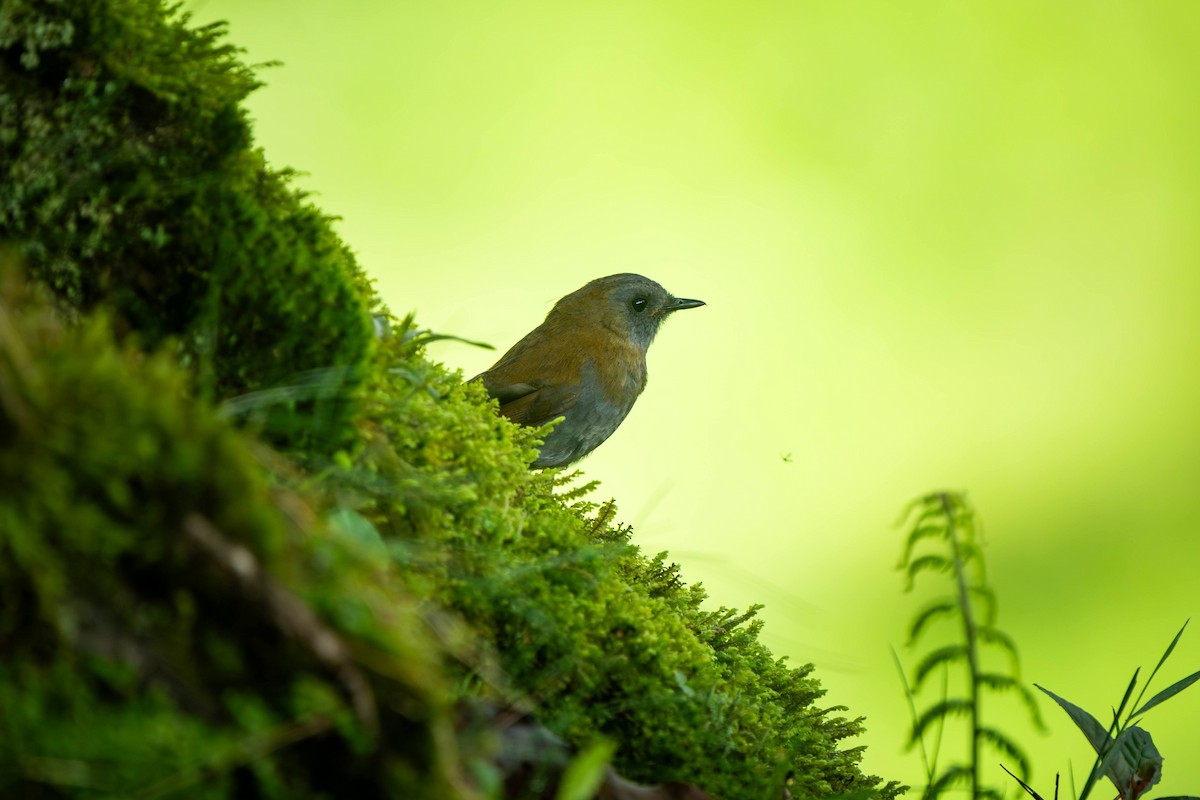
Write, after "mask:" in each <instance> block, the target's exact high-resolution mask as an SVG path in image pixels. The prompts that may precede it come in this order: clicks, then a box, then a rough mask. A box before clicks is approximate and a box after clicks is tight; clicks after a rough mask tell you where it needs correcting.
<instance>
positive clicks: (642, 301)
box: [629, 297, 646, 314]
mask: <svg viewBox="0 0 1200 800" xmlns="http://www.w3.org/2000/svg"><path fill="white" fill-rule="evenodd" d="M629 305H631V306H633V310H634V311H636V312H638V313H639V314H640V313H641V312H643V311H645V310H646V298H644V297H638V298H635V299H634V301H633V302H632V303H630V304H629Z"/></svg>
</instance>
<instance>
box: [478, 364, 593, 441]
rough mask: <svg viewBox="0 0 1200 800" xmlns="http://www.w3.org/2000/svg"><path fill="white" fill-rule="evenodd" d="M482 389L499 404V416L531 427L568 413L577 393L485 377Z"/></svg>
mask: <svg viewBox="0 0 1200 800" xmlns="http://www.w3.org/2000/svg"><path fill="white" fill-rule="evenodd" d="M482 377H483V386H484V388H485V389H487V392H488V394H489V395H491V396H492V397H494V398H496V400H497V401H499V403H500V413H501V414H503V415H504V416H506V417H508V418H509V419H511V420H512V421H513V422H516V423H519V424H521V425H528V426H530V427H534V428H536V427H539V426H541V425H545V424H546V423H547V422H550V421H551V420H555V419H558V418H559V417H561V416H563V415H564V414H566V413H567V410H568V409H569V408H571V406H573V405H574V404H575V400H576V399H577V398H578V394H579V393H578V390H571V389H567V388H564V387H562V386H556V385H542V386H537V385H534V384H531V383H499V382H497V381H493V380H489V377H490V376H489V375H487V373H484V375H483V376H482Z"/></svg>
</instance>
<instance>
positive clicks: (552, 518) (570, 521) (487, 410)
mask: <svg viewBox="0 0 1200 800" xmlns="http://www.w3.org/2000/svg"><path fill="white" fill-rule="evenodd" d="M379 358H380V367H381V368H380V369H379V370H377V371H376V377H375V381H374V383H372V385H371V388H370V391H369V397H370V398H372V400H371V401H368V402H367V403H366V404H364V409H363V410H364V425H365V427H366V429H368V430H370V431H372V434H373V436H374V441H373V444H372V446H369V447H367V448H365V449H364V450H363V451H362V453H361V455H360V457H359V458H358V459H357V461H356V462H355V463H354V464H353V465H352V466H350V467H349V468H347V469H346V470H344V471H343V472H342V473H341V474H340V475H334V476H330V478H329V479H330V480H331V481H333V482H337V483H340V485H341V486H342V487H343V498H344V499H345V500H346V501H347V502H351V503H352V504H354V505H355V508H356V513H360V514H362V515H363V516H364V517H365V518H366V519H368V520H370V521H371V522H372V523H373V525H374V526H375V528H376V529H377V530H379V531H381V532H382V533H383V535H384V537H385V538H386V539H387V540H388V542H389V544H390V547H391V552H392V555H393V558H394V559H396V560H397V561H398V562H399V563H400V564H401V565H402V567H403V569H404V571H405V573H406V574H407V575H408V576H409V579H410V580H411V581H413V582H415V583H416V584H417V585H420V586H422V589H423V591H428V592H429V593H430V594H431V595H432V596H433V597H435V598H436V599H437V600H438V601H439V602H440V603H441V604H442V605H444V606H446V607H448V608H451V609H454V610H456V611H458V612H459V613H460V614H461V615H462V617H463V618H464V619H465V620H466V621H467V622H468V623H469V625H470V626H471V627H472V628H473V629H474V630H475V631H476V632H477V634H478V635H480V636H481V637H483V641H484V642H485V643H486V644H487V647H486V648H485V649H484V650H479V649H476V650H475V651H474V653H473V655H472V656H471V657H468V658H467V659H465V660H466V661H467V662H468V664H471V666H472V669H471V670H470V671H469V672H468V674H467V675H466V676H465V678H464V679H465V685H466V686H468V687H470V688H469V689H468V690H467V691H468V693H475V692H482V693H483V694H485V695H489V696H497V697H498V698H499V699H500V700H502V701H504V702H516V703H517V704H518V705H520V706H523V707H526V708H529V709H532V710H533V711H534V713H535V714H536V715H537V717H538V718H539V719H540V720H541V721H543V722H544V723H546V724H547V725H548V726H549V727H550V728H551V729H553V730H555V731H557V732H558V733H560V734H562V735H563V736H565V737H566V738H567V739H568V740H569V741H570V742H572V743H573V744H575V745H577V746H583V745H585V744H587V743H588V742H589V741H590V740H592V739H594V738H595V737H597V736H604V737H609V738H611V739H613V740H615V741H616V742H618V743H619V749H618V753H617V762H616V765H617V767H618V769H620V770H621V771H622V773H623V774H626V775H627V776H629V777H632V778H634V779H640V780H643V781H646V782H650V783H657V782H660V781H663V780H682V781H691V782H695V783H696V784H698V785H700V786H702V787H703V788H704V789H705V790H706V791H709V792H712V793H713V794H714V796H718V797H722V798H726V800H738V799H739V798H746V800H751V799H752V798H753V799H755V800H757V798H762V797H769V796H776V794H777V793H778V792H779V791H780V790H781V788H782V787H783V785H784V784H785V782H786V784H787V785H788V786H789V787H790V790H791V791H792V792H793V793H795V794H796V795H798V796H804V795H808V796H824V795H829V794H833V793H840V792H848V791H854V790H872V789H878V788H879V787H878V784H879V779H878V778H874V777H869V776H865V775H863V774H862V773H861V772H860V771H859V770H858V768H857V766H856V765H857V762H858V760H859V758H860V757H861V748H860V747H849V748H846V747H844V746H843V743H844V741H845V740H846V739H848V738H849V737H852V736H854V735H856V734H858V733H860V732H861V730H862V725H861V720H847V719H844V718H841V717H837V716H834V713H835V712H837V711H842V710H844V709H842V708H840V707H835V708H831V709H830V708H827V709H819V708H816V707H814V703H815V701H816V700H817V699H819V698H820V697H821V696H822V695H823V694H824V690H822V689H821V688H820V685H819V684H818V682H817V681H816V680H815V679H814V678H813V677H812V676H811V672H812V666H811V665H806V666H803V667H801V668H799V669H792V668H789V667H788V666H787V665H786V663H785V662H784V661H783V660H778V659H775V658H773V657H772V656H771V654H770V652H769V651H768V650H767V649H766V648H765V647H764V646H763V645H762V644H761V643H759V642H758V638H757V637H758V632H759V629H760V627H761V623H760V622H758V621H756V620H755V619H754V616H755V613H756V611H757V609H751V610H750V611H749V612H747V613H744V614H737V613H735V612H733V611H731V610H728V609H724V608H721V609H718V610H716V611H708V610H704V609H703V608H702V603H703V602H704V600H705V599H706V598H705V593H704V591H703V590H702V589H701V588H700V587H698V586H693V587H688V586H686V585H685V584H684V583H683V582H682V580H681V579H680V578H679V574H678V570H677V568H676V567H675V566H674V565H671V566H667V565H665V563H664V560H663V555H659V556H658V557H656V558H653V559H651V558H646V557H645V556H643V555H641V554H640V552H639V551H638V549H637V548H636V547H634V546H632V545H631V544H630V531H629V529H627V528H621V527H619V526H615V525H614V523H613V518H614V509H613V508H612V506H611V505H609V506H605V507H603V508H597V507H596V506H594V505H592V504H589V503H586V502H580V501H579V498H580V497H581V496H582V495H583V494H584V493H586V492H587V491H588V490H589V489H591V488H592V487H590V486H588V487H582V488H581V489H577V490H574V491H571V490H567V491H559V492H555V491H554V490H555V488H556V485H557V484H560V483H561V479H560V478H558V477H556V476H555V475H554V474H553V473H548V474H547V473H542V474H538V473H530V472H529V471H528V470H527V468H526V466H525V465H526V464H528V463H529V461H530V459H531V455H532V450H531V446H532V444H533V443H534V439H533V437H534V436H535V435H536V432H533V431H529V430H527V429H522V428H518V427H515V426H513V425H511V424H510V423H508V421H507V420H504V419H503V418H500V417H498V415H496V413H495V410H494V408H493V407H492V405H493V404H489V403H488V402H487V401H486V398H485V395H484V393H483V391H482V389H481V388H480V387H479V386H477V385H463V384H462V383H460V382H459V378H458V377H456V376H455V375H452V374H449V373H447V372H446V371H445V370H444V369H442V368H440V367H439V366H437V365H435V364H431V363H430V362H428V361H427V360H426V359H425V358H424V356H423V354H422V353H421V352H420V349H419V348H418V347H414V346H413V345H412V343H411V342H409V341H406V340H405V339H404V337H403V336H396V337H393V338H391V339H389V340H388V341H386V342H384V343H383V344H382V346H381V348H380V354H379ZM385 367H386V368H385ZM355 487H359V489H358V491H356V488H355ZM367 487H376V488H367ZM364 489H366V490H364ZM497 676H500V677H499V678H497ZM895 791H896V787H895V786H894V785H889V786H888V787H885V788H883V790H882V794H883V795H884V796H890V795H892V794H894V793H895Z"/></svg>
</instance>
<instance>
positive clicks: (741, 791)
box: [0, 0, 897, 800]
mask: <svg viewBox="0 0 1200 800" xmlns="http://www.w3.org/2000/svg"><path fill="white" fill-rule="evenodd" d="M184 23H185V20H183V19H180V18H176V17H173V16H172V15H171V14H170V13H167V12H165V11H164V9H163V7H162V6H161V4H160V3H159V2H156V0H107V1H106V0H70V1H69V2H52V1H51V0H41V2H34V1H33V0H11V2H9V1H6V2H5V3H4V4H3V5H2V6H0V70H3V72H0V76H2V77H3V83H2V84H0V148H2V151H0V159H2V160H0V168H2V169H3V170H4V173H3V175H2V183H3V187H2V188H3V191H0V224H2V225H3V227H2V229H0V240H3V242H5V243H8V244H10V245H12V246H14V247H15V249H16V251H17V253H18V254H19V255H20V256H21V258H22V260H23V261H24V262H25V265H26V268H27V271H28V272H29V273H30V276H31V277H32V278H34V279H35V280H36V281H37V282H39V284H40V285H41V286H42V287H44V288H46V289H47V290H48V291H49V292H51V293H52V294H53V298H54V307H55V309H56V313H51V311H50V307H49V305H46V304H43V303H39V302H35V301H33V300H31V299H30V298H29V297H28V296H26V295H24V294H22V292H23V290H21V289H19V288H14V287H13V286H10V287H9V288H7V289H6V290H5V293H4V298H5V299H4V301H3V303H0V646H2V647H3V652H4V653H5V658H4V663H3V664H0V703H2V707H3V708H4V709H5V711H6V713H5V714H4V715H3V716H2V717H0V737H2V741H0V794H8V793H9V792H8V789H9V788H10V787H12V786H14V785H16V786H19V787H20V791H25V792H27V793H31V792H33V791H34V790H35V788H36V787H37V786H43V785H48V784H54V785H55V786H56V787H57V788H58V789H61V791H62V792H63V793H65V794H82V793H86V792H89V791H93V790H96V791H100V792H109V793H117V794H122V795H127V794H131V793H133V794H138V793H140V794H141V795H143V796H161V795H168V794H172V793H174V794H177V795H180V796H204V793H208V795H210V796H214V797H217V796H229V795H233V794H235V793H236V794H239V795H241V794H246V795H247V796H249V795H251V794H252V793H253V792H256V791H257V792H259V793H261V794H263V795H266V796H279V797H282V796H287V797H306V796H317V795H319V794H321V793H327V794H330V795H336V796H354V797H370V796H376V795H379V794H386V795H387V796H390V797H405V798H409V797H413V798H419V797H423V796H425V797H431V798H434V797H460V796H468V797H469V796H472V795H473V794H475V793H476V792H475V789H473V788H472V787H476V788H478V786H477V784H476V783H474V782H473V781H472V780H471V779H468V778H466V777H464V776H465V775H467V774H470V773H472V772H473V773H474V774H476V775H479V774H482V773H481V772H479V771H478V770H473V769H471V768H469V767H468V766H467V765H468V764H470V763H472V762H475V763H478V760H479V758H486V753H484V754H483V755H482V756H480V754H478V753H475V752H474V750H473V749H472V748H473V745H469V744H464V741H462V739H465V738H466V737H462V736H460V737H459V740H456V737H455V733H456V732H455V731H454V730H452V729H451V727H450V724H449V714H448V711H447V709H448V706H449V704H450V703H451V702H452V701H455V700H459V699H463V698H472V697H477V696H482V697H484V698H486V699H488V700H489V701H491V702H493V703H501V704H508V703H511V704H513V705H514V706H516V707H518V708H520V709H522V710H524V711H529V712H532V713H533V714H535V715H536V717H537V718H538V719H539V720H540V721H541V722H543V723H544V724H545V725H546V726H548V727H549V728H550V729H552V730H553V731H554V732H556V733H557V734H558V735H560V736H562V737H563V738H565V739H567V740H568V741H569V742H570V743H571V744H572V745H574V746H575V747H578V748H587V747H589V746H593V745H594V743H595V742H597V741H611V742H612V743H614V744H615V746H616V755H615V760H616V765H617V767H618V768H619V769H620V770H621V771H622V772H623V773H625V774H626V775H627V776H628V777H630V778H634V779H640V780H643V781H646V782H659V781H663V780H667V779H677V780H683V781H688V782H692V783H695V784H697V785H699V786H701V787H703V788H704V789H705V790H707V791H709V792H711V793H713V794H714V795H715V796H718V797H722V798H725V800H739V799H740V798H745V799H746V800H751V799H753V800H760V798H765V797H779V796H781V793H782V792H781V790H782V787H783V786H784V785H785V784H786V785H788V786H789V787H790V791H791V792H792V794H793V796H797V797H799V796H805V795H813V796H824V795H829V794H832V793H838V792H846V791H870V790H873V789H875V788H876V786H877V784H878V783H879V780H878V779H877V778H873V777H868V776H864V775H863V774H862V773H861V772H860V771H859V769H858V766H857V762H858V760H859V757H860V753H861V748H858V747H852V746H850V747H847V746H845V745H846V740H847V739H848V738H849V737H852V736H854V735H856V734H858V733H859V732H860V731H861V722H860V720H848V719H844V718H841V717H837V716H833V714H835V713H836V712H839V711H842V710H844V709H842V708H841V707H840V706H835V707H833V708H824V709H822V708H818V707H816V706H815V705H814V704H815V703H816V701H817V700H818V699H819V698H820V697H821V696H822V694H823V690H822V689H821V688H820V686H819V684H818V683H817V681H816V679H815V678H813V677H812V675H811V672H812V667H811V666H810V665H808V666H803V667H801V668H799V669H791V668H789V667H788V666H787V665H786V664H785V663H784V662H783V661H782V660H778V659H775V658H774V657H773V656H772V655H771V654H770V652H769V651H768V650H767V649H766V648H765V647H763V646H762V645H761V644H760V643H759V642H758V638H757V637H758V632H759V628H760V625H761V623H760V622H758V621H757V620H755V618H754V617H755V613H756V611H757V608H752V609H750V610H749V611H748V612H745V613H737V612H735V611H732V610H729V609H724V608H721V609H718V610H716V611H712V610H705V609H704V608H702V604H703V602H704V600H705V594H704V592H703V590H702V589H701V588H700V587H699V586H692V587H688V586H686V585H685V584H684V583H683V581H682V580H681V579H680V576H679V574H678V570H677V568H676V567H675V566H674V565H667V562H666V561H665V558H664V556H663V555H659V556H657V557H655V558H647V557H645V556H643V555H641V554H640V553H639V552H638V549H637V548H636V547H635V546H633V545H631V544H630V533H631V532H630V531H629V530H628V529H627V528H622V527H620V526H618V525H616V524H615V523H614V522H613V515H614V511H613V508H612V506H611V505H609V506H605V507H603V508H598V507H596V506H595V505H593V504H590V503H587V502H583V501H582V500H581V498H582V496H583V495H584V494H585V493H586V492H587V491H588V490H589V489H590V488H592V487H590V486H588V487H582V488H579V489H568V488H565V487H566V482H567V481H566V480H565V479H563V478H562V477H561V476H559V475H557V474H555V473H553V472H550V473H546V472H542V473H538V472H531V471H530V470H529V469H528V464H529V463H530V461H531V460H532V458H533V453H534V449H533V448H534V446H535V444H536V437H537V436H538V434H539V432H538V431H530V430H526V429H522V428H519V427H517V426H514V425H512V424H511V423H509V422H508V421H507V420H505V419H503V418H501V417H499V416H498V415H497V414H496V412H495V407H494V404H491V403H489V402H487V400H486V397H485V395H484V393H483V391H482V389H481V388H480V387H479V386H477V385H463V383H462V382H461V379H460V377H459V376H457V375H454V374H451V373H448V372H447V371H446V370H445V369H444V368H442V367H441V366H439V365H437V364H434V363H431V362H430V361H429V360H427V359H426V357H425V355H424V353H423V351H422V344H423V342H425V341H429V340H430V338H431V337H429V336H420V335H414V334H413V333H412V325H411V320H408V321H405V322H404V323H400V324H398V325H396V328H397V330H396V332H395V333H392V334H389V335H386V336H384V337H383V338H382V339H380V340H379V341H378V343H376V342H375V340H374V338H373V337H372V333H371V320H370V318H369V317H368V314H367V311H368V309H370V308H371V307H372V306H373V305H375V304H377V301H376V299H375V298H374V297H373V295H372V294H371V291H370V289H369V287H368V286H367V285H366V283H365V281H364V279H363V278H362V276H361V274H360V273H359V272H358V270H357V268H356V267H355V265H354V263H353V260H352V258H351V257H350V256H349V255H348V253H347V251H346V249H345V247H344V245H342V244H341V242H339V241H338V240H337V239H336V238H335V237H334V236H333V235H332V233H331V232H330V229H329V226H328V221H327V219H326V218H324V217H323V216H321V215H320V214H319V213H318V212H317V211H315V210H314V209H312V208H310V207H308V206H306V205H304V203H303V202H302V198H301V197H299V196H298V195H297V194H296V193H294V192H292V191H290V190H289V189H288V188H287V186H286V181H285V176H284V175H282V174H280V173H276V172H271V171H270V170H268V169H266V168H265V167H264V165H263V162H262V158H261V156H260V155H259V154H258V153H256V152H254V151H252V150H251V149H250V147H249V142H250V134H249V128H248V126H247V123H246V119H245V115H244V112H243V111H242V110H241V109H240V107H239V105H238V103H239V101H240V100H241V99H242V98H243V97H244V95H245V94H246V93H247V92H248V91H250V90H251V89H252V88H253V87H254V80H253V77H252V75H251V74H250V72H249V71H248V70H246V69H245V68H244V67H242V66H241V65H240V64H238V62H237V61H236V59H235V57H234V51H233V50H232V49H231V48H229V47H228V46H227V45H225V44H222V42H221V40H220V37H219V31H218V30H217V29H215V28H205V29H200V30H199V31H191V30H188V29H187V26H186V25H185V24H184ZM64 318H65V319H66V320H68V322H67V323H65V324H64V323H63V322H62V320H63V319H64ZM143 348H145V349H143ZM146 350H149V351H150V353H151V354H150V355H147V354H146ZM216 403H220V405H216ZM294 411H300V412H306V413H305V414H303V415H300V414H295V413H293V412H294ZM235 421H236V422H239V423H247V422H248V423H249V426H250V427H251V428H254V429H256V430H261V431H263V432H264V433H265V434H266V438H267V439H268V440H269V441H270V442H272V443H273V444H276V445H283V448H282V449H283V452H284V453H286V456H285V455H281V454H280V452H277V451H275V450H271V449H269V448H268V447H266V446H264V445H255V444H251V443H250V440H249V439H248V438H247V437H246V435H245V434H243V433H239V432H238V431H237V430H236V429H235V428H234V426H233V422H235ZM414 597H415V598H417V600H414V599H413V598H414ZM418 608H419V611H418ZM443 652H448V653H449V654H450V655H451V656H452V657H453V660H451V661H444V660H443V659H442V658H441V654H442V653H443ZM451 686H456V687H457V689H456V690H451V689H449V688H447V687H451ZM10 709H11V713H9V710H10ZM101 732H102V735H101ZM464 748H465V752H460V750H463V749H464ZM485 772H486V770H485ZM494 777H495V776H494V774H493V778H494ZM331 787H336V789H335V788H331ZM877 791H878V793H879V794H881V795H882V796H884V797H890V796H893V795H894V794H896V791H897V788H896V787H895V785H893V784H888V785H887V786H885V787H881V788H879V789H877Z"/></svg>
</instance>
